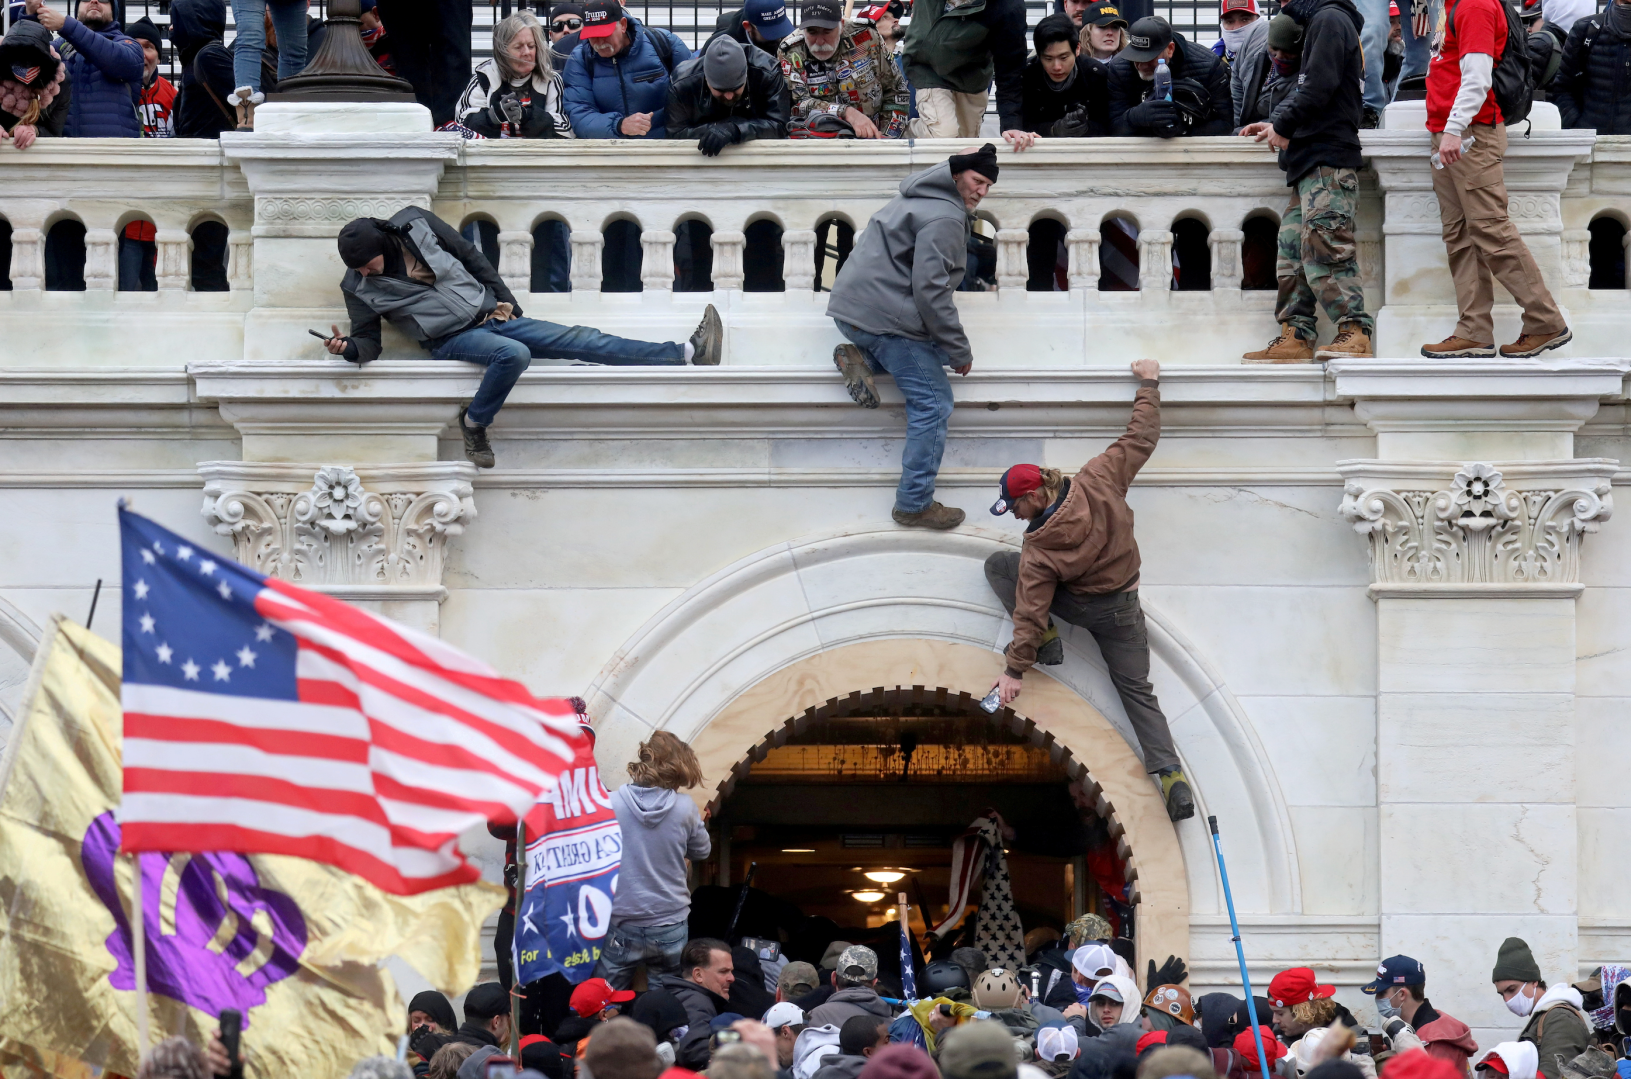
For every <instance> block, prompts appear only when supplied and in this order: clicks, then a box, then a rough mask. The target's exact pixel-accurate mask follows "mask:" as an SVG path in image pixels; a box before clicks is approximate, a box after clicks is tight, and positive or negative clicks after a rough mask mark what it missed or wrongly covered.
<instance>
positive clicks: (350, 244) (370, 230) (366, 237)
mask: <svg viewBox="0 0 1631 1079" xmlns="http://www.w3.org/2000/svg"><path fill="white" fill-rule="evenodd" d="M384 224H385V222H384V221H381V220H379V219H378V218H376V217H359V218H357V219H356V220H354V221H348V222H346V225H345V227H344V228H342V229H341V230H340V238H339V241H338V242H339V247H340V261H341V262H343V263H345V264H346V265H347V266H350V267H352V268H353V269H355V268H356V267H358V266H366V265H367V264H368V263H369V262H371V261H372V260H373V258H374V256H375V255H383V254H385V253H386V251H387V245H388V244H389V243H390V234H389V233H387V232H386V231H385V230H384V229H382V228H381V227H380V226H381V225H384Z"/></svg>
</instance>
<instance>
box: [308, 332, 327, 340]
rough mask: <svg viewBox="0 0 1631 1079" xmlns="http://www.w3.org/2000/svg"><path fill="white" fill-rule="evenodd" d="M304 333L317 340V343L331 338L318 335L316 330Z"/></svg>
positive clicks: (323, 334) (321, 334)
mask: <svg viewBox="0 0 1631 1079" xmlns="http://www.w3.org/2000/svg"><path fill="white" fill-rule="evenodd" d="M306 332H307V333H309V334H311V335H312V336H313V337H315V338H317V339H318V340H319V341H327V340H328V339H329V338H330V337H331V336H333V335H332V334H326V333H318V332H317V331H316V330H307V331H306Z"/></svg>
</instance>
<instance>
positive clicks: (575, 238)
mask: <svg viewBox="0 0 1631 1079" xmlns="http://www.w3.org/2000/svg"><path fill="white" fill-rule="evenodd" d="M567 242H568V243H570V244H571V245H572V291H573V292H599V291H600V278H601V271H600V254H601V252H602V251H603V250H605V248H606V237H604V236H602V235H601V234H600V233H598V232H594V231H586V230H584V229H573V230H572V232H571V233H570V234H569V235H568V236H567Z"/></svg>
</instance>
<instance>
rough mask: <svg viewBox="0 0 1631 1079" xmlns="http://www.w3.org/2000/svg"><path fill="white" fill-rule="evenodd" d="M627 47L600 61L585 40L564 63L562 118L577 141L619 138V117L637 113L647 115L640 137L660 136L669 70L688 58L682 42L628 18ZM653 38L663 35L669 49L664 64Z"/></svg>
mask: <svg viewBox="0 0 1631 1079" xmlns="http://www.w3.org/2000/svg"><path fill="white" fill-rule="evenodd" d="M629 33H630V35H631V36H632V38H633V40H632V41H630V42H629V47H628V48H626V49H624V50H623V51H622V52H620V53H618V54H617V55H616V56H614V57H612V58H611V59H610V60H602V59H601V58H600V57H599V56H597V55H595V50H594V49H592V48H590V47H589V43H588V42H587V41H585V42H582V43H580V44H579V45H578V47H577V48H576V49H574V50H573V52H572V59H570V60H568V61H567V62H566V71H565V73H564V74H563V76H562V77H563V78H564V79H565V81H566V114H567V116H569V117H571V119H572V130H573V131H574V132H576V133H577V136H578V138H580V139H624V138H629V137H630V136H628V135H623V134H620V133H619V132H618V130H617V125H618V124H621V123H622V122H623V117H625V116H632V115H633V114H634V113H637V112H649V113H651V130H650V131H649V132H647V133H646V134H645V135H644V136H643V137H644V138H648V139H661V138H666V137H667V135H668V130H667V125H666V119H667V112H668V76H669V72H671V71H673V70H674V69H675V68H677V67H679V66H680V65H681V64H683V63H684V62H685V61H687V60H689V59H690V58H691V50H690V49H688V48H686V47H685V42H683V41H681V40H680V39H679V38H677V37H675V36H674V35H673V34H671V33H669V32H668V31H667V30H663V29H660V28H656V27H647V26H643V25H641V23H640V21H639V20H638V19H636V18H634V17H632V16H630V18H629ZM653 34H661V35H663V39H664V40H665V41H666V42H667V44H668V46H669V51H670V57H669V63H668V65H667V66H666V67H665V66H664V65H663V57H662V56H661V54H659V52H658V51H657V46H656V45H655V44H653V42H652V35H653Z"/></svg>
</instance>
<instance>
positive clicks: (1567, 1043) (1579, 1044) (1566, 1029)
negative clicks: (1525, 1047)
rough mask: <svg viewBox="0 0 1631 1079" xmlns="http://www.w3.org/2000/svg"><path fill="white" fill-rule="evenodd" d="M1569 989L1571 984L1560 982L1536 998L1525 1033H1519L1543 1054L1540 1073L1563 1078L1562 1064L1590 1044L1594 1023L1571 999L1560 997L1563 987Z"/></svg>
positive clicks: (1521, 1038)
mask: <svg viewBox="0 0 1631 1079" xmlns="http://www.w3.org/2000/svg"><path fill="white" fill-rule="evenodd" d="M1568 989H1569V987H1568V986H1559V987H1558V988H1555V989H1549V990H1547V992H1546V995H1545V996H1543V997H1541V998H1540V1000H1539V1001H1537V1002H1536V1004H1535V1011H1534V1013H1533V1014H1532V1015H1530V1017H1529V1022H1528V1024H1527V1025H1525V1026H1524V1028H1523V1033H1522V1034H1520V1035H1518V1040H1519V1041H1524V1042H1533V1043H1534V1046H1535V1049H1536V1051H1538V1052H1539V1054H1540V1074H1541V1075H1542V1076H1544V1079H1560V1077H1561V1075H1562V1072H1563V1065H1564V1064H1566V1063H1568V1062H1569V1061H1571V1060H1573V1059H1574V1058H1575V1057H1577V1056H1579V1055H1580V1054H1581V1053H1584V1052H1585V1051H1586V1049H1587V1048H1589V1047H1590V1045H1591V1025H1590V1024H1589V1023H1587V1022H1586V1017H1585V1016H1584V1015H1583V1014H1581V1012H1580V1009H1579V1008H1577V1007H1575V1006H1574V1005H1573V1004H1572V1003H1570V1002H1569V1001H1568V1000H1566V999H1561V994H1560V990H1568ZM1571 991H1572V990H1571ZM1549 1001H1550V1002H1549ZM1543 1006H1544V1007H1545V1010H1544V1011H1542V1010H1541V1008H1542V1007H1543Z"/></svg>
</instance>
